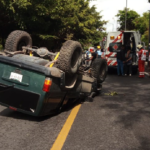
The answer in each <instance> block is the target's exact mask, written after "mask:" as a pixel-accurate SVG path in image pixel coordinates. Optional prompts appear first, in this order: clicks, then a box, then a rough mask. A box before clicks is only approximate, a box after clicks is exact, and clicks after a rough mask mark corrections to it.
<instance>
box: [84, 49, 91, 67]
mask: <svg viewBox="0 0 150 150" xmlns="http://www.w3.org/2000/svg"><path fill="white" fill-rule="evenodd" d="M90 57H91V52H90V49H88V50H87V51H86V53H85V66H86V67H88V66H89V64H90V62H89V59H90Z"/></svg>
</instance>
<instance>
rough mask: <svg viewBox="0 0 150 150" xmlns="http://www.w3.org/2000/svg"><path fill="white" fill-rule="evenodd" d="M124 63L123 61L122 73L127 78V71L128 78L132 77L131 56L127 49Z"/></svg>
mask: <svg viewBox="0 0 150 150" xmlns="http://www.w3.org/2000/svg"><path fill="white" fill-rule="evenodd" d="M125 59H126V60H125V61H124V73H125V76H127V71H128V70H129V76H132V54H131V50H130V49H128V50H127V53H126V54H125Z"/></svg>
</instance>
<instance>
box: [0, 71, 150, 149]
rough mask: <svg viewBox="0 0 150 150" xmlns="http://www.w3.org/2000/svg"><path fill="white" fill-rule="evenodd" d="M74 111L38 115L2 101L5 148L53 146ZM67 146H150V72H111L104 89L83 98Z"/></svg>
mask: <svg viewBox="0 0 150 150" xmlns="http://www.w3.org/2000/svg"><path fill="white" fill-rule="evenodd" d="M111 92H116V93H117V95H114V96H110V95H108V93H111ZM70 112H71V107H70V109H66V110H65V111H64V112H62V113H60V114H58V115H56V116H48V117H42V118H34V117H31V116H28V115H25V114H22V113H19V112H13V111H12V110H9V109H7V108H5V107H2V106H0V150H50V149H51V147H52V145H53V143H54V142H55V140H56V138H57V136H58V134H59V132H60V131H61V129H62V127H63V125H64V123H65V121H66V119H67V118H68V116H69V114H70ZM62 150H150V78H148V77H145V78H144V79H139V78H138V76H137V75H134V76H132V77H122V76H119V77H118V76H117V75H116V74H115V73H111V74H109V75H108V77H107V79H106V81H105V82H104V84H103V90H102V93H101V95H99V96H96V97H95V98H94V101H93V102H90V103H88V102H85V103H83V104H82V106H81V108H80V110H79V112H78V114H77V116H76V119H75V121H74V123H73V125H72V127H71V130H70V132H69V134H68V136H67V139H66V141H65V143H64V145H63V148H62Z"/></svg>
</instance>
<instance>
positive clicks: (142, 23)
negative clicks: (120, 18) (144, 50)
mask: <svg viewBox="0 0 150 150" xmlns="http://www.w3.org/2000/svg"><path fill="white" fill-rule="evenodd" d="M133 23H134V24H135V29H136V30H139V31H140V33H141V34H142V41H143V42H145V44H146V45H147V46H148V39H149V35H148V34H149V13H148V12H145V13H143V16H141V17H139V18H136V19H135V20H134V21H133Z"/></svg>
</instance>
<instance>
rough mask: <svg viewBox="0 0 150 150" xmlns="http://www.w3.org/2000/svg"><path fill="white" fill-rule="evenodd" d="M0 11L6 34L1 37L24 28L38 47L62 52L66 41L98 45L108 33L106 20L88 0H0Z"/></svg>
mask: <svg viewBox="0 0 150 150" xmlns="http://www.w3.org/2000/svg"><path fill="white" fill-rule="evenodd" d="M0 8H1V9H0V12H1V13H0V20H2V19H1V18H4V19H3V20H4V21H2V22H0V27H1V31H7V32H4V33H0V38H2V37H3V39H5V38H6V36H7V35H8V31H9V33H10V31H13V30H15V29H21V30H25V31H27V32H29V33H30V34H31V36H32V37H33V44H35V45H37V46H39V47H40V46H46V47H48V48H49V49H59V48H60V46H61V44H62V43H63V42H64V41H65V40H67V39H73V40H78V41H80V42H81V43H82V44H83V45H85V44H87V43H91V44H95V43H98V42H99V41H100V40H101V39H102V37H103V33H102V31H104V30H105V29H104V28H103V25H104V24H105V23H106V21H104V20H102V16H101V15H100V12H97V11H96V8H95V6H93V7H91V8H90V7H89V0H43V1H41V0H36V1H35V0H7V1H5V0H0ZM4 22H5V23H6V24H7V25H5V24H4ZM10 27H11V28H10ZM3 41H4V40H3Z"/></svg>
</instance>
